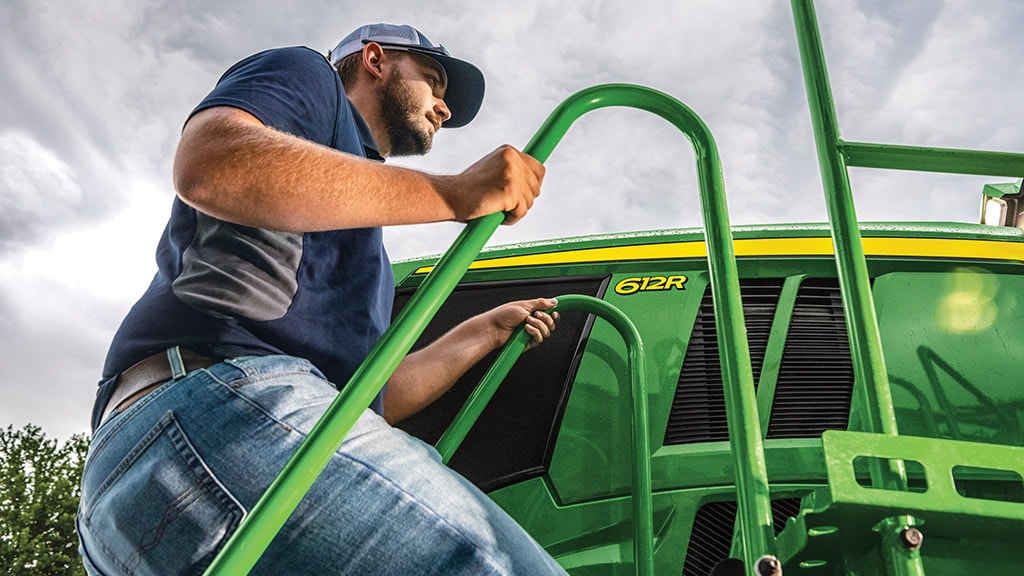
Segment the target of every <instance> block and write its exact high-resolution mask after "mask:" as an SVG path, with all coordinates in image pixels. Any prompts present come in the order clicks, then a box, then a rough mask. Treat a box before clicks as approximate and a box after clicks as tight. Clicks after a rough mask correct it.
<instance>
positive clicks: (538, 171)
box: [503, 146, 545, 225]
mask: <svg viewBox="0 0 1024 576" xmlns="http://www.w3.org/2000/svg"><path fill="white" fill-rule="evenodd" d="M508 151H509V152H512V153H514V160H513V161H512V162H514V163H515V166H514V167H513V168H514V176H513V177H511V178H510V179H509V185H510V186H509V188H510V190H509V193H510V200H512V202H513V204H512V205H511V208H510V209H506V210H505V220H504V221H503V224H506V225H511V224H515V223H516V222H518V221H519V220H521V219H522V218H523V217H524V216H526V213H527V212H529V211H530V209H531V208H533V203H534V201H535V200H536V199H537V197H538V196H540V187H541V184H542V183H543V181H544V174H545V168H544V165H543V164H541V163H540V162H539V161H538V160H537V159H536V158H534V157H532V156H530V155H529V154H524V153H523V152H520V151H518V150H516V149H515V148H512V147H511V146H509V147H508Z"/></svg>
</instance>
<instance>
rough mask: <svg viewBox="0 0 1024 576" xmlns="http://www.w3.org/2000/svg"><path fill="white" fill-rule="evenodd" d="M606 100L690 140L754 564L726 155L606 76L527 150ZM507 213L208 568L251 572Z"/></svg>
mask: <svg viewBox="0 0 1024 576" xmlns="http://www.w3.org/2000/svg"><path fill="white" fill-rule="evenodd" d="M609 106H625V107H632V108H639V109H642V110H646V111H649V112H652V113H654V114H656V115H658V116H661V117H662V118H664V119H665V120H667V121H669V122H670V123H671V124H673V125H674V126H676V127H677V128H678V129H679V130H680V131H681V132H683V134H684V135H686V137H687V138H688V139H689V140H690V142H691V144H692V146H693V149H694V153H695V156H696V163H697V175H698V183H699V188H700V199H701V212H702V216H703V221H704V233H705V240H706V245H707V252H708V267H709V272H710V276H711V290H712V296H713V299H714V314H715V321H716V325H717V327H718V329H717V332H718V346H719V350H720V351H721V365H722V376H723V381H724V382H725V383H726V385H725V401H726V406H727V421H728V425H729V434H730V440H731V442H732V447H733V456H734V463H735V475H736V488H737V490H736V492H737V500H738V513H737V516H738V519H739V523H740V527H741V529H740V531H739V533H740V535H741V549H742V551H743V557H744V559H745V560H746V561H747V562H748V564H747V565H748V566H752V565H753V562H754V560H755V559H756V558H757V557H758V556H760V555H762V554H765V553H770V552H772V550H773V548H774V533H773V529H772V519H771V508H770V500H769V492H768V479H767V471H766V465H765V458H764V449H763V444H762V439H761V429H760V424H759V421H758V418H757V408H756V399H755V393H754V382H753V373H752V370H751V365H750V351H749V348H748V345H747V336H746V328H745V326H744V323H743V307H742V302H741V300H740V291H739V276H738V273H737V269H736V257H735V252H734V250H733V245H732V231H731V229H730V225H729V217H728V207H727V205H726V200H725V187H724V183H723V178H722V169H721V162H720V160H719V156H718V150H717V147H716V146H715V142H714V139H713V137H712V136H711V132H710V131H709V130H708V128H707V126H706V125H705V124H704V123H703V121H701V119H700V118H699V117H698V116H697V115H696V114H695V113H694V112H693V111H692V110H690V109H689V108H688V107H687V106H685V105H684V104H682V103H681V102H679V101H678V100H676V99H675V98H672V97H671V96H668V95H666V94H664V93H661V92H658V91H656V90H652V89H650V88H644V87H641V86H633V85H625V84H610V85H602V86H595V87H592V88H587V89H584V90H581V91H580V92H577V93H576V94H574V95H573V96H571V97H569V98H568V99H566V100H565V101H564V102H563V103H562V104H561V105H559V106H558V107H557V108H556V109H555V110H554V112H552V114H551V115H550V116H549V117H548V118H547V120H546V121H545V122H544V124H543V125H542V126H541V128H540V129H539V130H538V131H537V133H536V134H535V135H534V137H533V139H532V140H531V141H530V143H529V144H527V146H526V147H525V148H524V149H523V151H524V152H525V153H527V154H529V155H531V156H533V157H534V158H536V159H537V160H539V161H541V162H544V161H545V160H546V159H547V158H548V156H549V155H550V154H551V151H552V150H553V149H554V147H555V146H556V145H557V143H558V142H559V141H560V140H561V138H562V137H563V136H564V135H565V133H566V131H567V130H568V128H569V126H570V125H571V124H572V123H573V122H574V121H576V119H578V118H579V117H580V116H582V115H583V114H585V113H587V112H590V111H592V110H596V109H598V108H604V107H609ZM503 219H504V216H503V215H502V214H491V215H489V216H485V217H483V218H479V219H477V220H474V221H472V222H470V223H469V224H468V225H467V226H466V228H465V229H464V230H463V231H462V233H461V234H460V235H459V236H458V238H457V239H456V240H455V242H454V244H453V245H452V246H451V248H449V250H448V251H447V252H446V253H445V254H444V256H442V258H441V259H440V260H439V261H438V263H437V265H436V266H435V268H434V270H433V271H432V272H431V273H430V274H429V275H428V276H427V278H426V279H424V281H423V283H422V284H421V285H420V287H419V289H418V290H417V291H416V293H415V295H414V296H413V298H412V299H410V301H409V303H408V304H407V305H406V307H405V308H404V309H403V310H402V312H401V313H400V314H399V315H398V317H397V318H396V319H395V321H394V323H393V324H392V325H391V327H390V328H389V329H388V330H387V331H386V332H385V334H384V335H383V336H382V338H381V340H380V342H378V344H377V345H376V346H375V347H374V348H373V349H372V350H371V351H370V354H369V356H368V357H367V358H366V360H365V361H364V362H363V364H362V365H361V366H360V368H359V369H358V370H357V371H356V373H355V374H354V375H353V376H352V378H351V379H350V380H349V382H348V383H347V385H346V386H345V387H344V388H343V389H342V391H341V392H340V393H339V395H338V396H337V398H336V399H335V400H334V402H333V403H332V404H331V405H330V407H328V409H327V411H326V412H325V413H324V415H323V417H322V418H321V419H320V421H319V422H318V423H317V424H316V425H315V426H314V427H313V429H312V430H311V432H310V434H309V436H308V437H307V438H306V439H305V440H304V441H303V442H302V444H301V445H300V446H299V448H298V449H297V450H296V452H295V454H294V455H293V456H292V458H291V459H290V460H289V461H288V463H287V464H286V465H285V467H284V469H283V470H282V471H281V473H280V475H279V476H278V477H277V479H276V480H275V481H274V482H273V483H272V484H271V486H270V487H269V488H268V489H267V491H266V493H264V495H263V497H262V498H261V499H260V500H259V501H258V502H257V503H256V505H255V506H254V507H253V508H252V510H251V511H249V513H248V515H247V516H246V517H245V519H244V520H243V521H242V523H241V524H240V525H239V527H238V529H237V530H236V531H235V533H234V534H233V535H232V537H231V538H230V539H229V541H228V542H227V543H226V544H225V546H224V548H223V549H222V550H221V551H220V553H219V554H218V555H217V557H216V558H215V559H214V561H213V563H212V564H211V565H210V567H209V568H208V569H207V571H206V572H205V574H208V575H218V576H222V575H227V574H231V575H240V574H248V572H249V571H250V570H251V569H252V567H253V566H255V564H256V562H258V561H259V558H260V556H261V555H262V554H263V552H264V551H265V550H266V548H267V546H269V545H270V542H271V540H273V538H274V536H275V535H276V534H277V533H278V531H280V529H281V527H282V526H283V525H284V523H285V522H286V521H287V519H288V517H289V516H290V515H291V514H292V512H293V511H294V510H295V508H296V507H297V506H298V504H299V502H300V501H301V499H302V498H303V497H304V496H305V494H306V492H307V491H308V490H309V488H310V487H311V486H312V485H313V482H314V481H315V480H316V478H317V476H319V475H320V473H321V472H322V471H323V469H324V467H325V466H326V465H327V462H328V461H329V460H330V458H331V456H332V454H334V452H335V451H336V450H337V449H338V447H339V446H341V443H342V440H343V439H344V438H345V435H346V434H347V433H348V431H349V430H350V429H351V428H352V426H353V424H354V423H355V421H356V419H357V418H358V417H359V415H360V414H361V413H362V412H363V410H365V409H366V407H367V406H369V404H370V402H371V401H372V400H373V398H374V397H375V396H376V395H377V394H378V393H379V391H380V390H381V389H382V388H383V386H384V384H385V382H386V381H387V379H388V378H389V377H390V375H391V374H392V373H393V372H394V370H395V368H396V367H397V366H398V364H399V363H400V362H401V360H402V358H403V357H404V356H405V355H406V354H407V353H408V352H409V350H410V349H411V348H412V346H413V344H414V343H415V342H416V340H417V339H418V338H419V336H420V334H421V333H422V332H423V330H424V328H426V326H427V324H428V323H429V322H430V320H431V319H432V318H433V317H434V314H435V313H436V312H437V310H438V309H439V308H440V307H441V304H442V303H443V302H444V301H445V299H447V297H448V296H449V295H450V294H451V292H452V290H454V288H455V286H456V284H457V283H458V282H459V280H460V279H461V278H462V276H463V275H464V274H465V272H466V270H467V269H468V268H469V265H470V264H471V263H472V262H473V260H474V259H475V258H476V257H477V255H478V254H479V253H480V250H481V249H482V248H483V246H484V244H485V243H486V242H487V240H488V239H489V238H490V237H491V235H492V234H493V233H494V231H495V230H496V229H497V227H498V225H500V224H501V222H502V220H503Z"/></svg>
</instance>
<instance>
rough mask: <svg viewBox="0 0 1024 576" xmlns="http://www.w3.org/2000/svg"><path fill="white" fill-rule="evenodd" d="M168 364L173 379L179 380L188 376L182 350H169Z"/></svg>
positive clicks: (174, 348)
mask: <svg viewBox="0 0 1024 576" xmlns="http://www.w3.org/2000/svg"><path fill="white" fill-rule="evenodd" d="M167 363H168V364H170V365H171V379H172V380H177V379H178V378H181V377H182V376H184V375H185V374H186V372H185V362H184V361H183V360H182V359H181V348H179V347H177V346H175V347H173V348H168V349H167Z"/></svg>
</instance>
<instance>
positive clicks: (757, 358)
mask: <svg viewBox="0 0 1024 576" xmlns="http://www.w3.org/2000/svg"><path fill="white" fill-rule="evenodd" d="M781 290H782V280H779V279H768V280H760V279H759V280H746V281H743V282H742V283H741V284H740V297H741V299H742V300H743V315H744V321H745V322H746V325H747V341H748V343H749V344H748V345H749V346H750V360H751V365H752V367H753V372H754V382H757V379H758V377H759V376H760V374H761V365H762V363H763V362H764V353H765V347H766V346H767V344H768V334H769V332H771V328H772V319H773V318H774V316H775V306H776V304H778V301H779V293H780V292H781ZM716 338H717V332H716V331H715V313H714V308H713V304H712V299H711V287H710V286H708V288H707V289H706V290H705V291H704V298H703V299H702V300H701V304H700V311H699V312H698V313H697V319H696V321H695V322H694V325H693V333H692V334H691V336H690V343H689V344H688V345H687V347H686V355H685V357H684V358H683V368H682V370H681V372H680V374H679V385H678V386H677V387H676V394H675V398H674V399H673V400H672V411H671V413H670V414H669V420H668V427H667V429H666V431H665V444H666V445H671V444H689V443H692V442H714V441H720V440H728V439H729V430H728V426H727V424H726V419H725V396H724V392H723V390H722V369H721V365H720V364H719V356H718V341H717V339H716Z"/></svg>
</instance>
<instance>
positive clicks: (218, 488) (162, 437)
mask: <svg viewBox="0 0 1024 576" xmlns="http://www.w3.org/2000/svg"><path fill="white" fill-rule="evenodd" d="M88 500H89V501H88V502H83V510H82V512H83V514H82V521H83V523H84V524H85V528H86V530H87V532H88V533H89V539H90V540H92V542H91V543H90V544H89V548H90V549H91V551H92V553H91V554H90V556H93V558H92V560H93V562H94V563H95V564H97V565H98V564H104V565H106V566H105V571H110V572H112V573H115V574H126V575H127V574H131V575H143V574H159V575H161V576H163V575H171V574H175V575H177V574H201V573H202V571H203V570H204V569H205V568H206V566H207V565H208V564H209V563H210V562H212V561H213V557H214V555H215V554H216V552H217V550H218V549H219V548H220V547H221V545H222V543H223V542H224V541H225V540H226V539H227V537H228V536H229V535H230V534H231V532H233V531H234V529H235V528H236V527H237V526H238V523H239V522H240V521H241V519H242V517H243V516H244V515H245V511H244V509H243V507H242V506H241V504H239V503H238V501H237V500H235V499H234V498H233V497H232V496H231V494H230V493H229V492H228V490H227V489H226V488H225V487H224V486H223V485H222V484H221V483H220V482H219V481H218V480H217V479H216V477H215V476H214V474H213V473H212V472H211V471H210V469H209V468H208V467H207V466H206V464H205V463H204V462H203V460H202V458H201V457H200V456H199V454H197V453H196V451H195V448H194V447H193V446H192V443H191V442H189V440H188V437H187V436H186V435H185V432H184V431H183V430H182V429H181V426H180V425H179V424H178V421H177V420H176V419H175V417H174V413H173V412H168V413H167V414H166V415H164V417H163V418H161V419H160V422H159V423H158V424H157V425H156V426H155V427H153V429H152V430H150V431H149V433H147V434H146V436H145V437H144V438H143V439H142V441H140V442H139V443H138V444H137V445H136V446H135V448H133V449H132V450H131V452H129V453H128V455H127V456H125V458H124V459H123V460H122V461H121V462H120V463H119V464H118V465H117V467H116V468H115V469H114V471H113V472H112V473H111V474H110V476H109V477H108V478H107V479H106V480H105V481H104V482H103V484H102V485H101V486H100V487H99V488H98V489H97V490H96V493H95V494H94V495H92V496H91V497H89V498H88ZM96 553H100V555H101V556H103V558H96V557H95V556H94V554H96Z"/></svg>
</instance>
